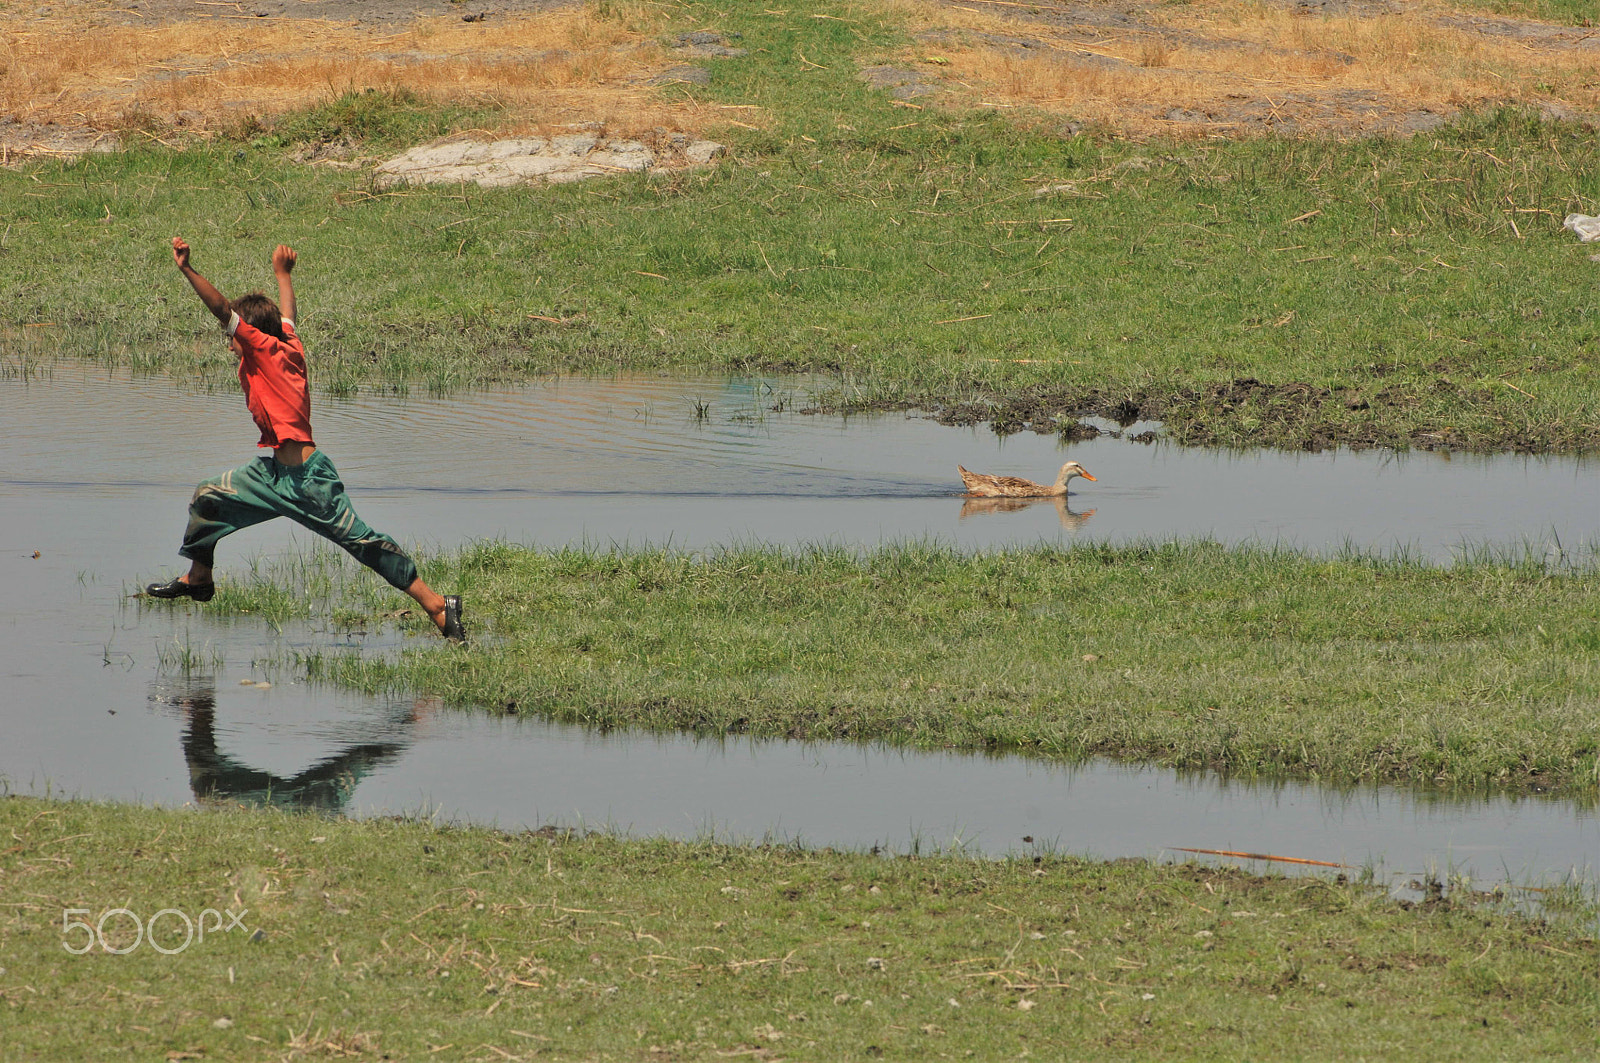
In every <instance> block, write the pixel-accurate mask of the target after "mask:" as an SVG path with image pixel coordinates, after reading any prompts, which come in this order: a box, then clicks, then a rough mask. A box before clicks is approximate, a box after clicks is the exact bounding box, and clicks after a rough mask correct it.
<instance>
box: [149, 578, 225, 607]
mask: <svg viewBox="0 0 1600 1063" xmlns="http://www.w3.org/2000/svg"><path fill="white" fill-rule="evenodd" d="M144 592H145V594H146V595H148V596H150V597H151V598H193V599H194V600H195V601H197V602H209V601H210V600H211V596H212V595H213V594H216V593H217V588H216V585H215V584H212V583H185V582H184V581H183V580H181V579H175V580H172V581H170V582H168V583H152V584H150V586H148V587H146V588H145V589H144Z"/></svg>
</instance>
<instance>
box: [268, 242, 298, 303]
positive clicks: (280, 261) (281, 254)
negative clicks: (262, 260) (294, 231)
mask: <svg viewBox="0 0 1600 1063" xmlns="http://www.w3.org/2000/svg"><path fill="white" fill-rule="evenodd" d="M298 257H299V256H298V255H296V254H295V253H294V248H292V247H290V246H289V245H288V244H279V245H278V246H277V248H276V249H275V250H274V251H273V252H272V272H273V273H274V274H275V275H276V276H277V278H278V312H279V313H280V314H282V315H283V316H284V317H286V318H288V319H289V320H290V321H294V320H295V318H296V315H295V312H294V281H293V280H291V279H290V277H289V274H290V273H292V272H293V271H294V264H295V260H296V259H297V258H298Z"/></svg>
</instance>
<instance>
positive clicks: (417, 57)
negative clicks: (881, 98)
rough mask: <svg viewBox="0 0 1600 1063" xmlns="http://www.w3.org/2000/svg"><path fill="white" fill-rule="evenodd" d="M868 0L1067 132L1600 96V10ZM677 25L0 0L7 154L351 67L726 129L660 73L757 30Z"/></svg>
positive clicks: (577, 120) (490, 9) (150, 121)
mask: <svg viewBox="0 0 1600 1063" xmlns="http://www.w3.org/2000/svg"><path fill="white" fill-rule="evenodd" d="M868 2H869V3H870V4H871V5H872V6H876V7H879V8H883V9H886V10H887V11H888V12H889V13H890V14H891V15H893V16H895V17H898V18H900V19H902V20H903V21H904V22H905V23H906V24H907V25H908V26H909V27H910V29H911V31H912V37H913V41H914V43H913V45H912V46H911V47H910V48H908V49H904V50H902V51H901V52H900V53H898V54H893V55H880V56H863V57H862V63H863V67H864V68H865V69H864V71H863V78H864V80H866V81H867V82H868V83H869V84H870V85H872V86H873V87H875V88H878V89H881V90H882V91H884V92H886V93H889V94H892V95H893V96H894V97H897V98H898V101H899V103H900V104H901V105H903V106H906V107H911V108H922V107H940V106H960V107H968V106H987V107H995V108H1002V109H1012V110H1014V111H1016V112H1017V113H1018V114H1019V115H1022V116H1029V117H1037V116H1041V115H1042V116H1044V117H1045V118H1047V119H1052V116H1057V117H1058V118H1059V122H1058V124H1059V126H1060V128H1061V129H1062V130H1063V131H1066V132H1074V131H1077V130H1078V129H1083V128H1100V129H1105V130H1109V131H1113V132H1115V133H1117V134H1119V135H1126V136H1133V137H1143V136H1194V137H1206V136H1229V137H1231V136H1246V135H1250V134H1253V133H1261V132H1276V133H1289V134H1299V135H1332V136H1352V135H1361V134H1366V133H1373V132H1385V133H1394V134H1400V135H1406V134H1410V133H1415V132H1419V131H1424V130H1427V129H1431V128H1433V127H1435V126H1437V125H1439V124H1441V123H1444V122H1447V121H1449V120H1450V119H1451V118H1452V117H1454V116H1455V115H1456V114H1458V113H1459V112H1460V111H1461V110H1462V109H1463V108H1467V107H1482V106H1493V105H1495V104H1498V103H1517V104H1521V105H1524V106H1531V107H1534V108H1537V109H1539V110H1542V111H1543V112H1544V113H1546V114H1547V115H1549V116H1551V117H1556V118H1564V119H1576V120H1580V121H1589V122H1591V123H1597V119H1596V117H1595V116H1596V115H1600V79H1596V78H1595V76H1594V71H1595V70H1596V69H1597V67H1600V31H1595V30H1592V29H1581V28H1577V27H1563V26H1555V25H1550V24H1546V23H1540V22H1533V21H1528V20H1518V19H1509V18H1499V17H1486V16H1481V15H1474V14H1470V13H1466V12H1463V11H1460V10H1457V9H1455V8H1454V7H1453V6H1451V5H1450V4H1449V3H1448V0H1266V2H1253V0H1188V2H1187V3H1182V4H1174V3H1169V2H1164V0H1067V2H1063V3H1038V4H1023V3H1019V2H1016V0H868ZM635 7H636V8H637V10H638V11H643V12H649V11H650V10H651V9H652V8H653V7H656V8H658V7H659V5H643V6H640V5H635ZM651 18H655V19H656V22H655V23H652V22H651V21H650V20H651ZM664 26H665V23H664V22H662V21H661V19H660V16H659V15H656V16H650V15H648V14H646V15H644V16H631V17H627V18H616V17H614V16H613V17H610V18H600V17H599V16H598V14H597V13H596V11H595V9H594V8H592V7H586V6H585V5H584V4H583V3H582V2H581V0H43V2H39V0H21V2H15V0H13V2H10V3H6V2H5V0H0V164H3V163H5V162H8V161H11V160H13V159H16V158H19V157H29V156H40V155H44V156H50V155H72V154H76V153H79V152H83V151H90V150H106V149H110V148H114V147H116V146H117V145H118V144H120V143H122V142H124V140H126V139H128V138H137V137H148V138H150V139H153V140H159V141H161V142H163V143H174V144H175V143H181V142H183V141H184V140H187V139H193V138H197V137H205V136H209V135H213V134H215V133H216V132H217V131H219V130H226V129H229V128H232V127H236V126H238V124H239V123H240V122H241V121H242V120H244V119H246V118H248V117H249V116H252V115H259V116H270V115H271V114H274V113H277V112H280V111H284V110H290V109H294V108H296V107H304V106H308V105H310V104H312V103H314V102H316V101H317V100H319V99H323V98H326V96H327V94H328V92H329V90H330V88H335V87H341V88H342V87H355V88H359V87H363V86H376V87H380V88H395V87H408V88H413V89H417V90H419V91H423V92H438V93H444V94H451V95H454V96H455V97H456V98H466V99H469V100H492V101H494V102H495V103H496V104H498V105H500V107H501V108H502V111H501V113H503V114H505V115H506V116H507V120H506V122H505V125H506V128H504V129H498V130H496V132H497V133H498V134H501V135H553V134H556V133H559V132H561V131H563V130H570V129H571V128H573V127H574V126H585V127H589V126H593V125H595V124H598V125H600V126H602V127H604V128H606V129H608V130H610V131H612V132H614V133H616V134H618V135H622V136H636V135H642V134H644V133H646V132H647V131H651V130H654V131H657V132H659V131H662V130H666V131H670V132H673V133H688V134H699V133H704V132H707V131H708V130H707V129H706V128H705V126H706V124H707V123H706V120H705V116H704V115H700V116H697V115H696V114H695V113H694V112H693V111H692V110H690V109H688V108H687V107H686V105H685V104H684V103H682V102H681V100H675V99H674V98H673V97H672V96H671V95H670V94H663V93H661V92H659V91H658V90H657V86H659V85H661V84H665V83H673V82H677V83H685V82H688V83H693V82H696V81H703V79H704V76H705V74H704V70H705V66H706V64H708V63H711V62H715V61H717V60H716V56H718V55H724V54H730V53H731V52H735V51H737V49H728V48H725V47H722V46H721V45H714V46H704V45H699V44H695V43H694V42H687V41H682V40H679V41H677V42H676V44H675V43H674V42H673V39H672V38H671V36H670V34H667V33H666V32H665V31H664V29H663V27H664ZM530 60H533V61H531V62H530ZM740 117H741V118H742V119H744V120H745V121H746V122H748V121H759V114H758V113H757V110H756V109H753V108H752V109H750V110H746V111H744V112H742V113H741V116H740ZM1052 120H1053V119H1052ZM1597 124H1600V123H1597ZM712 132H714V131H712Z"/></svg>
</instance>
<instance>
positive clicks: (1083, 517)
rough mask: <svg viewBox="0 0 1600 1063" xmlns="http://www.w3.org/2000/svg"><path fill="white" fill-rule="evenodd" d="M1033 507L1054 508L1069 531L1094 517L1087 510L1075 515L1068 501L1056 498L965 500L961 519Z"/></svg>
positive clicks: (963, 500) (1089, 510) (1090, 510)
mask: <svg viewBox="0 0 1600 1063" xmlns="http://www.w3.org/2000/svg"><path fill="white" fill-rule="evenodd" d="M1031 506H1054V507H1055V511H1056V516H1057V517H1059V518H1060V520H1061V526H1062V527H1063V528H1065V529H1067V530H1068V531H1077V530H1078V529H1079V528H1081V527H1083V526H1084V524H1085V523H1087V522H1088V520H1089V518H1090V517H1092V516H1094V510H1092V509H1086V510H1084V511H1083V512H1082V513H1074V512H1073V511H1072V509H1071V508H1070V507H1069V506H1068V505H1067V500H1066V499H1065V498H1061V497H1059V496H1058V497H1054V498H965V499H962V501H961V519H962V520H966V519H967V518H968V517H970V516H973V515H974V514H978V513H1014V512H1016V511H1017V510H1019V509H1028V508H1029V507H1031Z"/></svg>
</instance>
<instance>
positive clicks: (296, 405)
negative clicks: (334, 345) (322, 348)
mask: <svg viewBox="0 0 1600 1063" xmlns="http://www.w3.org/2000/svg"><path fill="white" fill-rule="evenodd" d="M227 332H228V335H230V336H232V337H233V338H234V339H236V340H238V341H239V346H240V347H243V348H244V357H242V358H240V359H239V386H240V387H241V388H243V389H244V402H245V405H246V406H248V407H250V416H251V417H253V418H255V422H256V424H257V425H259V426H260V428H261V442H260V443H258V444H257V446H263V447H276V446H277V445H278V444H279V443H293V442H299V443H315V440H313V439H312V438H311V389H310V388H309V387H307V386H306V349H305V346H304V345H303V344H302V343H301V342H300V337H298V336H296V335H295V334H294V322H293V321H290V320H289V319H288V318H284V319H283V335H284V337H285V338H284V339H281V340H280V339H278V338H277V337H276V336H269V335H268V334H267V333H265V332H262V331H261V330H260V329H258V328H256V327H255V326H254V325H252V324H250V323H249V322H248V321H245V320H244V319H243V318H241V317H240V316H239V315H238V314H234V315H233V316H232V317H231V318H229V319H228V327H227Z"/></svg>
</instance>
